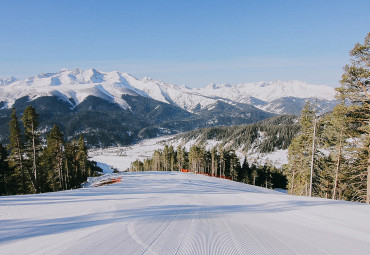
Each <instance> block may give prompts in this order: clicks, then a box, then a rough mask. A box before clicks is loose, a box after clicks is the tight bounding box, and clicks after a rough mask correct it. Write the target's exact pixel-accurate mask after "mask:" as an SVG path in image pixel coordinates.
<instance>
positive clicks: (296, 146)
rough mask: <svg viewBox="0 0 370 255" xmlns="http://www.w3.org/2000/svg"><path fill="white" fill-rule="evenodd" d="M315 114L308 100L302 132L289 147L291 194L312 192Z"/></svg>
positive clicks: (288, 172) (303, 112)
mask: <svg viewBox="0 0 370 255" xmlns="http://www.w3.org/2000/svg"><path fill="white" fill-rule="evenodd" d="M314 116H315V112H314V110H313V107H312V105H311V104H310V103H309V102H306V105H305V106H304V108H303V110H302V112H301V117H300V126H301V130H300V133H299V135H298V136H296V137H295V138H294V139H293V140H292V142H291V144H290V146H289V149H288V158H289V165H288V168H287V169H286V170H287V175H288V181H289V183H288V189H289V193H290V194H295V195H306V196H307V195H309V194H310V174H311V171H310V170H311V164H312V159H313V154H312V153H313V151H312V144H313V140H314V125H315V122H314V118H315V117H314Z"/></svg>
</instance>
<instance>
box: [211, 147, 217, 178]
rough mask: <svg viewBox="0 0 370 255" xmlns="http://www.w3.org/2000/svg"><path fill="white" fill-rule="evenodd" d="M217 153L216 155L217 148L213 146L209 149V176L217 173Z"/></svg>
mask: <svg viewBox="0 0 370 255" xmlns="http://www.w3.org/2000/svg"><path fill="white" fill-rule="evenodd" d="M217 159H218V155H217V148H216V147H214V148H212V150H211V176H216V175H217V165H218V162H217V161H218V160H217Z"/></svg>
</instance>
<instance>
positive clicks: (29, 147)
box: [22, 106, 41, 191]
mask: <svg viewBox="0 0 370 255" xmlns="http://www.w3.org/2000/svg"><path fill="white" fill-rule="evenodd" d="M22 122H23V126H24V133H25V138H26V139H25V140H26V143H25V153H26V155H27V158H28V160H27V161H28V162H29V163H30V164H29V167H30V168H31V172H32V179H33V180H34V184H35V188H36V191H39V190H40V188H39V181H38V167H39V157H40V150H41V146H40V138H39V134H38V130H37V129H38V126H39V121H38V114H37V113H36V110H35V108H33V107H32V106H27V107H26V109H25V110H24V112H23V117H22Z"/></svg>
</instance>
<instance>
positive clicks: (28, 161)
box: [0, 106, 102, 195]
mask: <svg viewBox="0 0 370 255" xmlns="http://www.w3.org/2000/svg"><path fill="white" fill-rule="evenodd" d="M22 124H23V125H22V126H21V124H20V122H19V121H18V116H17V113H16V110H15V109H14V108H13V110H12V113H11V116H10V124H9V129H10V136H9V141H10V142H9V144H8V145H7V148H6V147H5V146H3V145H2V144H0V195H15V194H30V193H42V192H49V191H58V190H68V189H73V188H79V187H80V186H81V184H82V183H83V182H85V181H86V179H87V177H88V176H95V175H97V174H98V172H101V171H102V170H101V169H100V168H99V167H97V165H96V162H93V161H89V160H88V155H87V146H86V144H85V141H84V138H83V136H80V137H79V139H78V140H71V141H69V142H67V143H66V142H65V139H64V135H63V133H62V132H61V130H60V129H59V127H58V126H56V125H54V126H53V128H52V129H51V130H50V132H48V133H47V134H46V142H43V141H42V140H41V137H40V130H39V120H38V114H37V113H36V110H35V109H34V108H33V107H32V106H27V107H26V108H25V110H24V112H23V116H22ZM8 153H9V154H8Z"/></svg>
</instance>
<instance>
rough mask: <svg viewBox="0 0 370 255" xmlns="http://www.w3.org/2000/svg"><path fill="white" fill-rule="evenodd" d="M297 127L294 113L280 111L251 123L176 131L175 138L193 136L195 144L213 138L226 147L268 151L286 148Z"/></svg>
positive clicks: (183, 139) (190, 138) (190, 137)
mask: <svg viewBox="0 0 370 255" xmlns="http://www.w3.org/2000/svg"><path fill="white" fill-rule="evenodd" d="M299 128H300V127H299V124H297V116H295V115H280V116H275V117H271V118H268V119H266V120H262V121H260V122H257V123H253V124H247V125H239V126H232V127H210V128H202V129H197V130H193V131H190V132H187V133H185V134H181V135H178V136H176V137H175V140H180V139H181V140H182V141H184V142H188V141H191V140H196V143H197V144H206V143H207V140H216V141H218V142H219V145H220V146H222V147H226V148H228V149H233V150H237V149H240V148H242V150H243V151H244V152H248V151H250V150H253V151H255V152H261V153H267V152H272V151H274V150H276V149H283V150H284V149H287V148H288V146H289V145H290V143H291V141H292V139H293V138H294V136H295V135H296V134H297V133H298V131H299Z"/></svg>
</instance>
